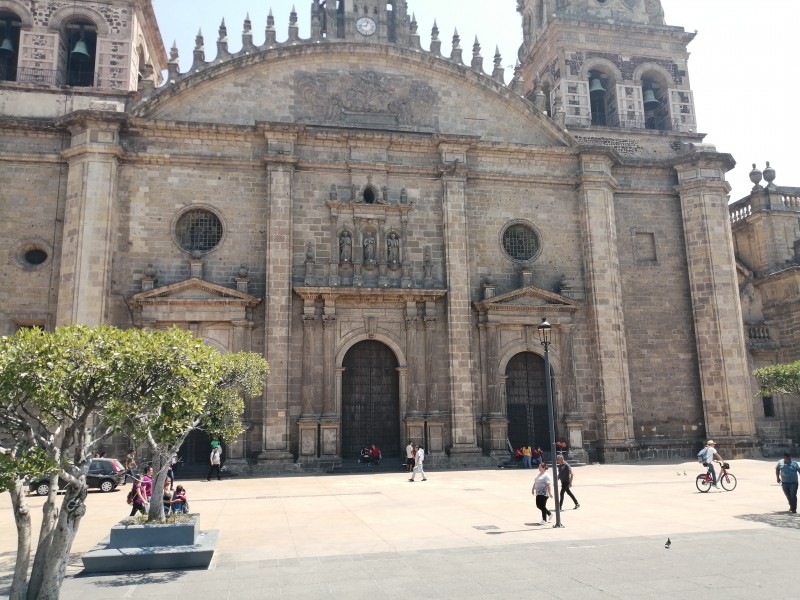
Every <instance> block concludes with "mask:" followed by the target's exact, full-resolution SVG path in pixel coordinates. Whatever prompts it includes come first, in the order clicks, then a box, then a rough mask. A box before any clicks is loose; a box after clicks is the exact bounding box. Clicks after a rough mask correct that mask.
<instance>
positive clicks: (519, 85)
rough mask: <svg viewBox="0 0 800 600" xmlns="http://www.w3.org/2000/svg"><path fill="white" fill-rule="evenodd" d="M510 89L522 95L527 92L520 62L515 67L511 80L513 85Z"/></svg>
mask: <svg viewBox="0 0 800 600" xmlns="http://www.w3.org/2000/svg"><path fill="white" fill-rule="evenodd" d="M508 87H510V88H511V91H512V92H514V93H516V94H519V95H522V93H523V92H524V91H525V80H524V79H522V65H521V64H519V60H517V61H516V64H515V65H514V77H513V78H512V79H511V83H509V84H508Z"/></svg>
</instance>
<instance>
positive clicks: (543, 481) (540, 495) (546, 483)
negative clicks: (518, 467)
mask: <svg viewBox="0 0 800 600" xmlns="http://www.w3.org/2000/svg"><path fill="white" fill-rule="evenodd" d="M531 494H533V495H534V497H535V498H536V508H538V509H539V510H540V511H542V520H541V522H540V523H539V525H544V524H545V523H547V521H549V520H550V511H549V510H547V499H548V498H552V497H553V476H552V475H551V474H550V471H548V470H547V465H546V464H544V463H543V462H541V463H539V473H538V474H537V475H536V479H534V480H533V487H532V488H531Z"/></svg>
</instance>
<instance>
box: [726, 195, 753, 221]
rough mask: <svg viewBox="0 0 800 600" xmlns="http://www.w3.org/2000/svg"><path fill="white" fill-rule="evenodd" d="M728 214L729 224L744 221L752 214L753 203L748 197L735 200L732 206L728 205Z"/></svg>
mask: <svg viewBox="0 0 800 600" xmlns="http://www.w3.org/2000/svg"><path fill="white" fill-rule="evenodd" d="M728 214H729V215H730V219H731V224H733V223H736V222H738V221H741V220H742V219H746V218H747V217H749V216H750V215H752V214H753V203H752V201H751V200H750V196H747V197H746V198H742V199H741V200H737V201H736V202H734V203H733V204H729V205H728Z"/></svg>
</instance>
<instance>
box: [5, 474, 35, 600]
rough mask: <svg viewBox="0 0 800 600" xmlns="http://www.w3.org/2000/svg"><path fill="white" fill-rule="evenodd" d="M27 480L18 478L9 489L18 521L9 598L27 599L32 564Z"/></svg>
mask: <svg viewBox="0 0 800 600" xmlns="http://www.w3.org/2000/svg"><path fill="white" fill-rule="evenodd" d="M25 487H26V486H25V482H24V481H23V480H22V479H17V480H16V481H15V482H14V487H13V488H11V489H9V490H8V493H9V494H10V495H11V506H12V507H13V509H14V520H15V521H16V523H17V562H16V564H15V565H14V578H13V579H12V581H11V593H10V595H9V600H25V597H26V596H27V593H28V566H29V565H30V564H31V514H30V509H29V508H28V501H27V499H26V497H25Z"/></svg>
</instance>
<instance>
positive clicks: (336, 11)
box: [315, 0, 409, 44]
mask: <svg viewBox="0 0 800 600" xmlns="http://www.w3.org/2000/svg"><path fill="white" fill-rule="evenodd" d="M315 2H319V5H318V6H319V7H320V8H322V10H323V12H324V19H323V34H324V35H325V36H326V37H328V38H330V39H343V40H347V41H350V42H364V43H373V44H376V43H377V44H400V43H405V42H406V40H407V37H408V30H409V21H408V5H407V3H406V1H405V0H321V1H320V0H315Z"/></svg>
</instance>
